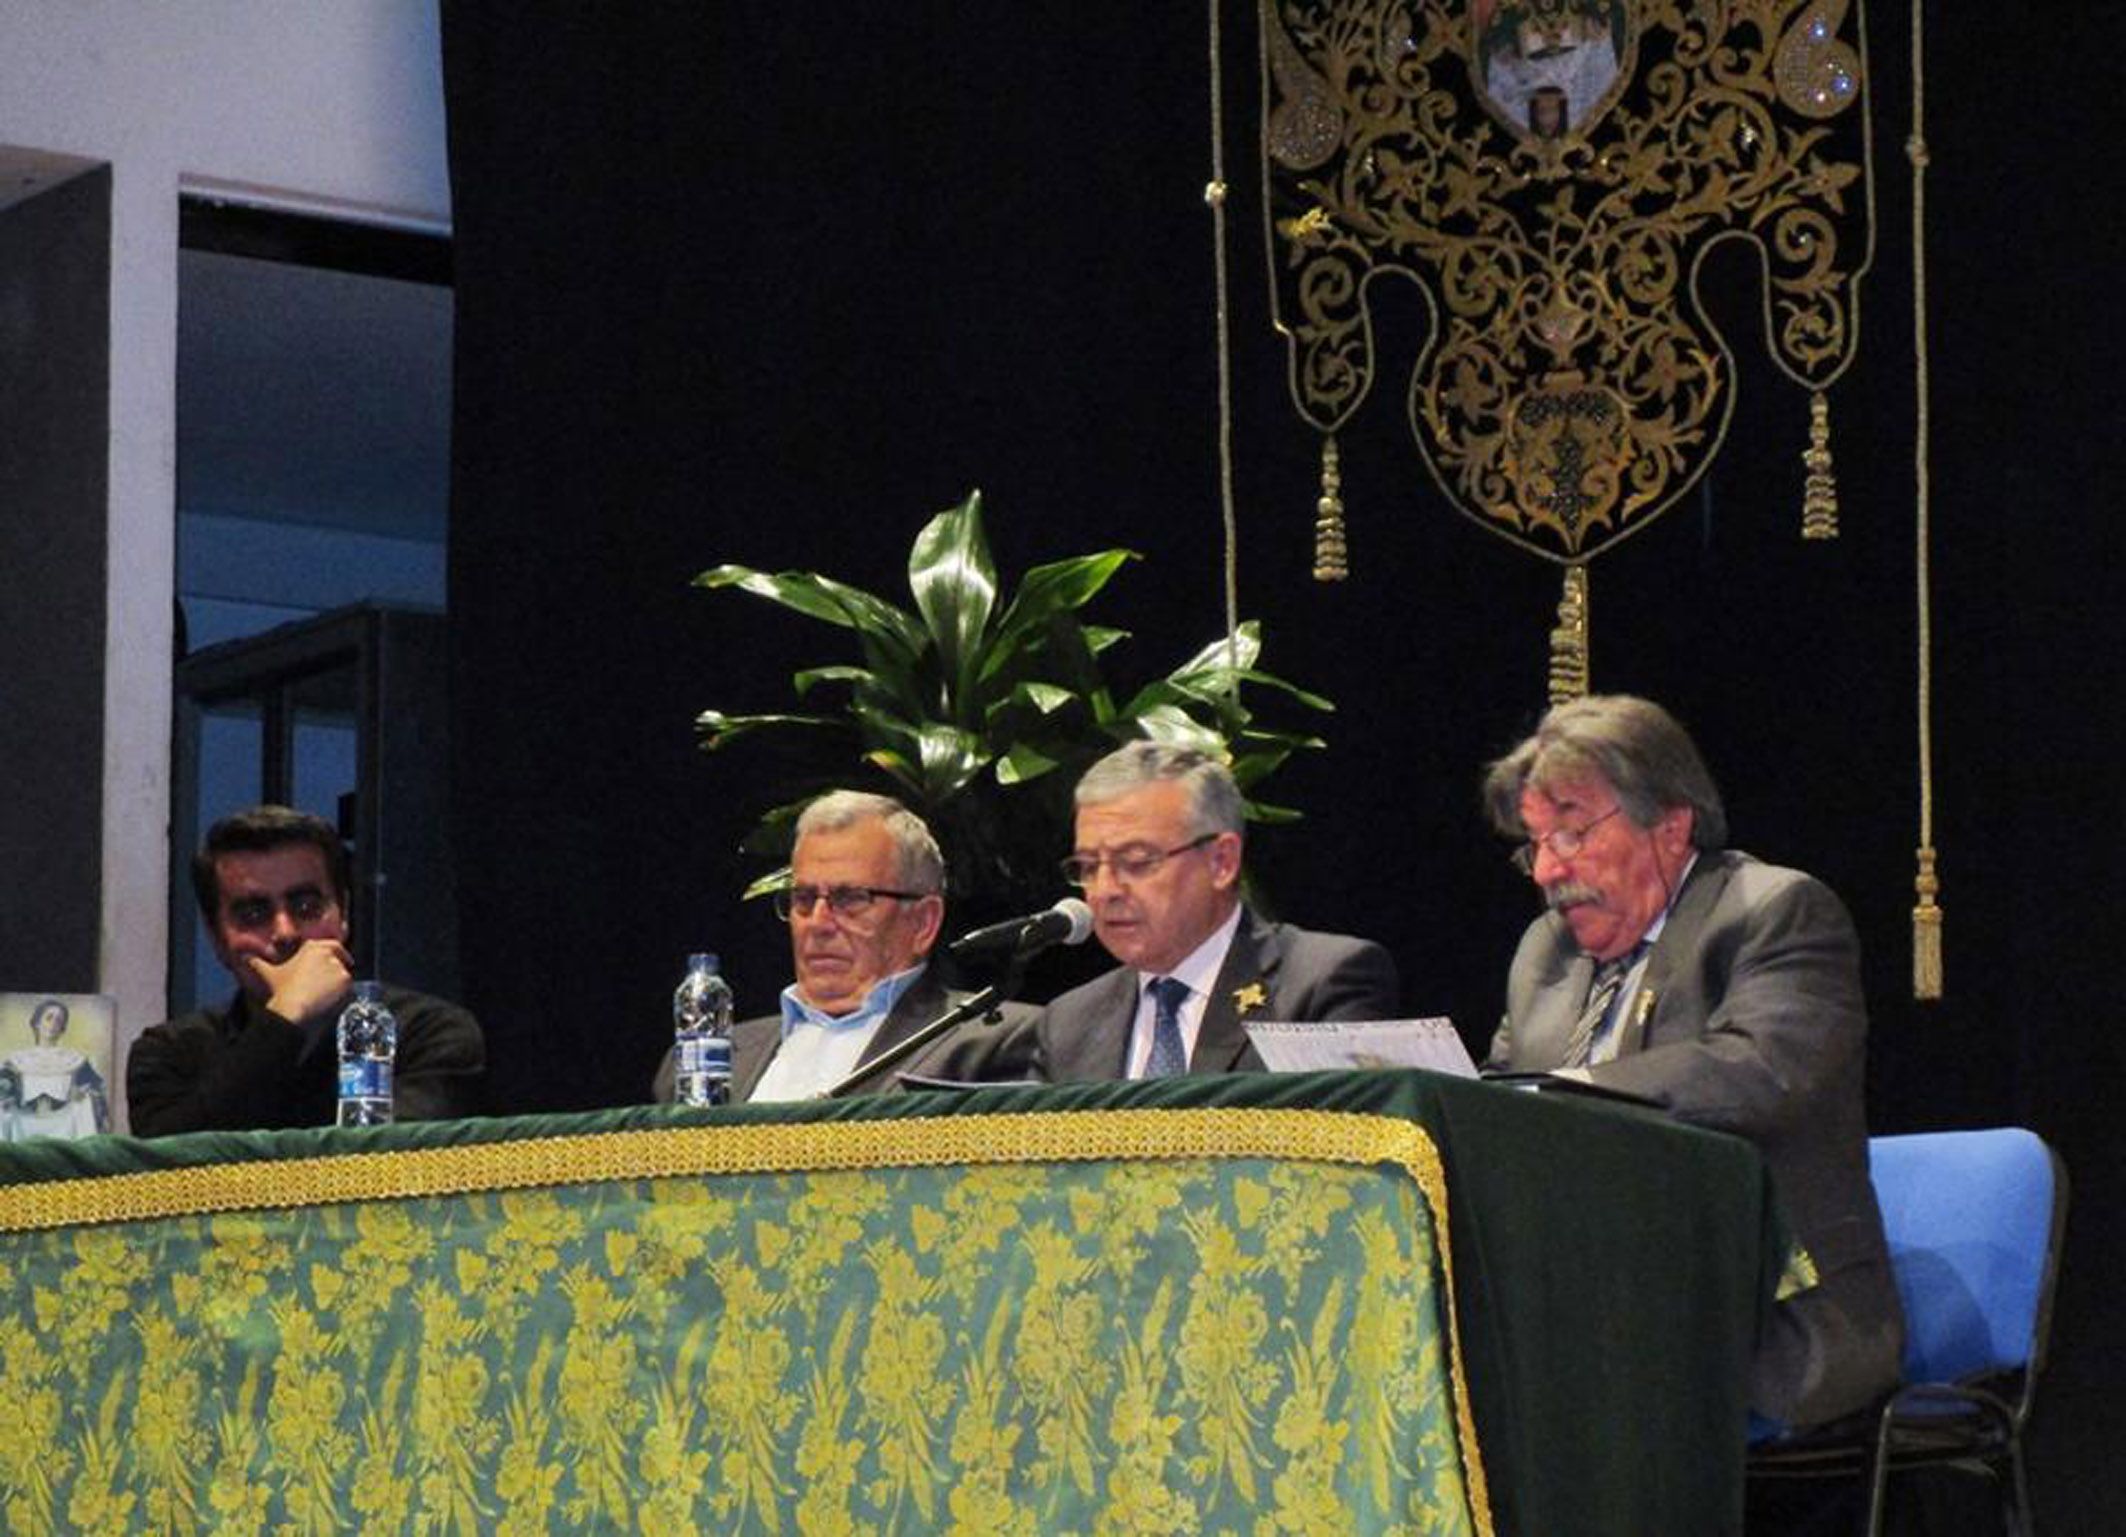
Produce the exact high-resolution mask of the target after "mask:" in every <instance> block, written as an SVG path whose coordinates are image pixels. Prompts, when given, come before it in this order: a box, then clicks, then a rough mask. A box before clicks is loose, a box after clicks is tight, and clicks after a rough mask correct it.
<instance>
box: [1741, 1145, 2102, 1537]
mask: <svg viewBox="0 0 2126 1537" xmlns="http://www.w3.org/2000/svg"><path fill="white" fill-rule="evenodd" d="M1868 1165H1869V1173H1870V1175H1871V1176H1872V1178H1873V1181H1874V1185H1875V1196H1876V1200H1877V1201H1878V1202H1879V1203H1880V1204H1881V1206H1882V1221H1883V1228H1884V1231H1885V1232H1886V1233H1887V1234H1888V1236H1889V1240H1890V1266H1891V1269H1892V1270H1893V1271H1894V1272H1895V1273H1896V1277H1897V1294H1898V1296H1899V1298H1900V1299H1901V1300H1902V1301H1903V1303H1904V1313H1905V1352H1904V1364H1903V1371H1902V1377H1903V1381H1902V1382H1901V1383H1900V1384H1899V1386H1898V1387H1897V1389H1896V1390H1895V1391H1894V1392H1893V1393H1891V1394H1890V1395H1889V1396H1888V1397H1887V1398H1885V1399H1884V1400H1883V1401H1882V1403H1881V1404H1880V1405H1878V1406H1877V1407H1876V1408H1874V1409H1872V1410H1869V1411H1867V1412H1865V1413H1863V1414H1861V1415H1858V1416H1855V1417H1854V1418H1852V1419H1849V1420H1845V1421H1841V1422H1840V1423H1839V1424H1837V1425H1835V1426H1825V1427H1819V1428H1816V1429H1812V1430H1805V1431H1801V1432H1799V1433H1797V1434H1794V1435H1791V1436H1787V1437H1782V1438H1780V1439H1777V1440H1773V1441H1770V1442H1767V1443H1765V1444H1762V1445H1759V1446H1756V1447H1753V1448H1752V1449H1751V1452H1750V1456H1749V1472H1750V1476H1751V1477H1752V1478H1793V1477H1810V1478H1815V1477H1833V1478H1854V1477H1857V1478H1860V1479H1863V1480H1865V1481H1866V1484H1867V1487H1868V1518H1867V1527H1866V1530H1867V1532H1868V1537H1876V1534H1878V1533H1880V1532H1881V1530H1882V1517H1883V1502H1884V1497H1885V1494H1886V1492H1887V1489H1888V1486H1889V1480H1890V1476H1891V1475H1892V1474H1893V1473H1900V1472H1903V1471H1905V1470H1907V1469H1911V1468H1919V1467H1944V1468H1954V1469H1957V1470H1959V1471H1963V1472H1976V1473H1982V1474H1985V1475H1987V1476H1989V1477H1991V1478H1992V1479H1993V1480H1994V1481H1995V1484H1996V1487H1997V1488H1998V1490H1999V1496H2000V1502H2001V1515H2002V1520H2003V1523H2004V1528H2005V1530H2006V1531H2007V1532H2009V1533H2011V1534H2013V1537H2032V1530H2033V1529H2032V1526H2031V1516H2030V1489H2029V1484H2028V1481H2027V1479H2026V1478H2025V1476H2024V1472H2023V1426H2024V1425H2025V1423H2027V1422H2028V1420H2029V1418H2030V1405H2031V1399H2032V1398H2033V1396H2034V1395H2035V1393H2036V1391H2037V1379H2038V1376H2039V1374H2040V1373H2041V1372H2042V1371H2043V1369H2044V1364H2045V1347H2046V1339H2047V1336H2048V1334H2049V1333H2050V1331H2051V1324H2052V1289H2053V1282H2054V1279H2055V1278H2056V1276H2057V1274H2058V1270H2059V1254H2060V1239H2061V1234H2062V1232H2063V1230H2064V1227H2065V1223H2066V1216H2067V1170H2066V1167H2065V1165H2063V1164H2062V1163H2061V1162H2060V1159H2059V1157H2058V1155H2057V1154H2055V1153H2054V1152H2053V1151H2052V1149H2051V1148H2049V1147H2047V1146H2046V1145H2045V1142H2044V1141H2043V1139H2042V1138H2040V1137H2038V1136H2037V1135H2036V1134H2035V1133H2034V1132H2028V1131H2024V1130H2021V1129H2019V1128H2016V1127H2004V1128H1999V1129H1995V1130H1987V1131H1944V1132H1924V1133H1920V1134H1917V1135H1912V1136H1902V1137H1875V1138H1872V1139H1871V1140H1870V1141H1869V1143H1868Z"/></svg>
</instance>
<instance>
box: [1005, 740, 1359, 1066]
mask: <svg viewBox="0 0 2126 1537" xmlns="http://www.w3.org/2000/svg"><path fill="white" fill-rule="evenodd" d="M1075 801H1076V806H1077V828H1076V847H1075V849H1074V850H1073V851H1072V853H1071V855H1070V857H1069V858H1068V859H1066V860H1064V861H1063V877H1064V879H1065V880H1067V881H1069V882H1070V883H1071V884H1072V885H1074V886H1077V887H1080V888H1082V889H1083V890H1084V892H1085V900H1086V902H1087V903H1088V904H1089V905H1090V906H1091V908H1092V911H1093V932H1094V933H1095V934H1097V935H1098V936H1099V938H1100V943H1101V944H1102V945H1104V946H1105V947H1106V948H1107V952H1108V954H1110V955H1112V956H1113V957H1114V958H1115V959H1116V960H1117V961H1120V962H1121V963H1122V964H1121V966H1120V967H1119V969H1117V970H1115V971H1111V972H1108V973H1106V974H1105V975H1103V976H1099V977H1095V978H1094V979H1093V980H1092V981H1090V982H1088V983H1086V984H1084V985H1083V986H1082V987H1076V988H1073V989H1072V990H1071V991H1069V992H1067V993H1064V994H1063V995H1062V996H1060V997H1058V998H1057V999H1056V1000H1055V1001H1054V1002H1052V1003H1051V1004H1049V1006H1048V1007H1047V1009H1046V1010H1044V1011H1043V1012H1042V1015H1041V1018H1040V1021H1039V1024H1038V1026H1037V1027H1036V1036H1037V1047H1038V1067H1037V1071H1038V1072H1039V1073H1040V1075H1041V1076H1043V1077H1045V1078H1047V1079H1049V1080H1050V1081H1052V1082H1065V1081H1069V1080H1079V1079H1107V1078H1149V1077H1164V1076H1167V1075H1169V1074H1173V1073H1184V1072H1186V1073H1222V1072H1251V1071H1252V1072H1259V1071H1261V1069H1262V1059H1261V1058H1260V1057H1259V1056H1257V1055H1256V1053H1255V1049H1254V1047H1253V1046H1251V1045H1250V1044H1249V1043H1248V1038H1247V1032H1246V1031H1245V1029H1244V1028H1243V1026H1242V1021H1243V1020H1245V1019H1247V1018H1249V1017H1251V1016H1252V1017H1253V1018H1256V1019H1262V1020H1329V1019H1392V1018H1394V1017H1396V1015H1397V1014H1398V1012H1399V1010H1400V992H1401V988H1400V985H1399V983H1398V981H1397V978H1396V973H1395V962H1394V961H1393V959H1391V958H1390V957H1389V955H1388V952H1387V951H1386V950H1384V949H1382V948H1381V947H1380V946H1379V945H1376V944H1373V943H1371V942H1370V941H1368V940H1362V939H1353V938H1351V937H1350V936H1348V935H1344V934H1318V933H1312V932H1310V931H1308V930H1306V929H1299V928H1294V927H1292V926H1291V925H1290V924H1284V923H1272V922H1270V921H1269V920H1267V919H1265V918H1263V917H1261V916H1259V915H1258V914H1256V913H1254V912H1252V911H1251V910H1250V909H1249V908H1248V907H1247V905H1246V904H1245V903H1244V902H1242V901H1241V899H1240V868H1241V852H1242V833H1241V826H1242V819H1243V806H1242V801H1241V797H1240V791H1239V789H1238V787H1237V786H1236V785H1235V784H1234V783H1233V776H1232V774H1231V773H1230V772H1229V771H1228V770H1227V769H1226V767H1225V765H1224V764H1223V763H1221V762H1219V761H1218V760H1217V759H1216V758H1214V757H1212V756H1211V755H1210V754H1208V753H1205V752H1200V751H1197V750H1196V749H1193V748H1186V747H1176V746H1171V745H1167V744H1163V743H1158V742H1132V743H1130V744H1129V745H1127V746H1125V747H1123V748H1121V749H1120V750H1118V751H1116V752H1113V753H1110V754H1108V755H1107V756H1106V757H1105V758H1102V759H1101V760H1100V761H1099V762H1098V763H1096V764H1094V765H1093V766H1092V767H1091V768H1090V769H1088V770H1087V771H1086V773H1085V777H1084V778H1082V779H1081V780H1079V781H1078V786H1077V790H1076V792H1075Z"/></svg>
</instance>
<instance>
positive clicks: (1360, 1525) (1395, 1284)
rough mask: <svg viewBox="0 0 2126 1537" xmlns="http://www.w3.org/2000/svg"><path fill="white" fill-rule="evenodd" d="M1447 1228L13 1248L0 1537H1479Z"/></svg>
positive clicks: (1364, 1167)
mask: <svg viewBox="0 0 2126 1537" xmlns="http://www.w3.org/2000/svg"><path fill="white" fill-rule="evenodd" d="M1079 1119H1086V1118H1079ZM963 1124H965V1123H963ZM834 1130H835V1128H831V1127H819V1128H803V1129H799V1128H786V1129H785V1132H786V1134H788V1135H793V1136H800V1137H801V1136H807V1135H809V1136H813V1137H826V1136H830V1135H831V1134H832V1133H833V1131H834ZM692 1135H694V1136H697V1137H713V1136H715V1135H717V1133H716V1132H715V1131H714V1130H706V1129H705V1130H701V1131H697V1132H694V1133H692ZM491 1151H492V1152H493V1153H494V1155H495V1156H496V1157H498V1158H506V1157H507V1156H509V1150H508V1149H507V1148H506V1147H498V1148H495V1149H492V1150H491ZM828 1162H831V1160H828ZM1443 1231H1444V1221H1443V1214H1442V1213H1440V1212H1438V1211H1436V1210H1435V1209H1434V1206H1433V1204H1432V1201H1431V1200H1428V1192H1427V1191H1426V1190H1425V1189H1424V1188H1422V1186H1421V1183H1420V1181H1419V1180H1418V1179H1416V1178H1413V1177H1412V1175H1411V1173H1410V1171H1408V1170H1407V1169H1403V1168H1399V1167H1396V1166H1394V1165H1380V1164H1373V1165H1368V1164H1366V1163H1362V1162H1350V1163H1339V1162H1335V1161H1314V1160H1302V1159H1290V1158H1282V1157H1267V1156H1234V1157H1189V1158H1181V1159H1171V1160H1169V1159H1152V1158H1138V1157H1109V1158H1090V1159H1078V1160H1062V1161H1047V1162H1038V1163H1028V1162H1020V1161H1015V1160H1014V1159H1012V1158H1011V1157H1009V1156H1002V1155H1000V1156H999V1157H998V1158H997V1159H996V1160H995V1161H990V1162H961V1163H943V1164H935V1165H919V1166H912V1167H890V1168H837V1167H797V1168H784V1169H763V1170H761V1171H758V1172H750V1173H748V1172H727V1173H715V1174H708V1175H665V1176H660V1177H638V1178H610V1177H601V1178H597V1179H586V1180H584V1181H583V1182H581V1183H572V1184H571V1183H562V1184H554V1185H549V1186H543V1187H535V1188H518V1189H511V1188H500V1189H487V1190H473V1191H469V1192H465V1193H435V1194H426V1195H419V1196H412V1197H397V1198H386V1199H375V1200H364V1201H342V1202H337V1203H332V1204H319V1205H296V1206H290V1207H286V1208H285V1209H251V1210H221V1211H199V1212H193V1213H176V1214H171V1215H163V1216H157V1217H152V1218H147V1219H141V1220H134V1221H129V1222H125V1223H121V1224H115V1225H107V1226H54V1227H48V1228H42V1229H31V1230H23V1231H12V1232H6V1233H4V1234H0V1293H4V1295H5V1296H6V1298H7V1299H8V1300H7V1310H8V1314H9V1316H8V1318H7V1319H6V1321H5V1327H4V1329H0V1402H4V1403H6V1404H7V1405H9V1406H10V1410H11V1417H12V1420H13V1423H12V1424H11V1425H10V1427H9V1430H10V1433H9V1434H8V1435H7V1436H5V1437H0V1526H4V1528H5V1529H6V1530H7V1531H9V1532H14V1533H22V1534H41V1533H61V1532H67V1533H73V1532H81V1533H105V1532H110V1533H117V1532H158V1533H209V1532H212V1533H275V1534H282V1533H288V1534H295V1533H327V1532H330V1533H337V1532H343V1531H350V1530H363V1531H379V1532H383V1531H391V1532H397V1531H407V1532H434V1533H466V1534H472V1533H482V1534H485V1533H505V1534H506V1533H518V1532H547V1531H573V1530H582V1531H597V1532H643V1533H682V1532H693V1531H703V1530H713V1531H747V1532H773V1533H783V1532H787V1533H801V1534H826V1533H857V1532H882V1531H920V1532H944V1533H967V1534H977V1533H979V1534H984V1537H988V1534H1004V1533H1028V1534H1032V1533H1049V1532H1085V1533H1100V1534H1109V1533H1112V1534H1124V1533H1183V1532H1187V1533H1194V1532H1231V1533H1249V1534H1261V1537H1270V1534H1284V1533H1315V1532H1318V1533H1336V1534H1344V1533H1352V1532H1397V1533H1412V1534H1418V1533H1424V1534H1440V1537H1454V1534H1461V1533H1483V1532H1487V1531H1488V1530H1489V1517H1488V1513H1487V1511H1486V1509H1485V1502H1484V1495H1483V1482H1482V1471H1481V1467H1480V1465H1479V1464H1478V1462H1477V1460H1476V1453H1475V1448H1474V1446H1473V1444H1472V1438H1471V1436H1470V1434H1469V1429H1468V1418H1467V1413H1466V1404H1465V1403H1464V1402H1462V1395H1461V1394H1460V1392H1459V1391H1458V1387H1457V1382H1456V1376H1455V1362H1454V1359H1453V1344H1452V1341H1453V1334H1452V1320H1451V1310H1450V1304H1449V1300H1448V1295H1447V1287H1446V1279H1445V1274H1444V1269H1443V1264H1442V1257H1441V1256H1440V1254H1439V1253H1438V1252H1437V1249H1436V1244H1435V1234H1436V1233H1439V1232H1443Z"/></svg>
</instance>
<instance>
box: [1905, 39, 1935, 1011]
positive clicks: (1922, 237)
mask: <svg viewBox="0 0 2126 1537" xmlns="http://www.w3.org/2000/svg"><path fill="white" fill-rule="evenodd" d="M1925 8H1926V7H1925V3H1924V0H1912V137H1911V138H1909V139H1907V140H1906V141H1905V154H1906V156H1907V157H1908V158H1909V159H1910V160H1911V162H1912V336H1913V349H1912V355H1913V359H1914V370H1915V374H1916V378H1915V381H1914V393H1915V396H1916V402H1917V416H1916V420H1917V429H1918V430H1917V433H1916V441H1917V447H1916V451H1915V454H1914V471H1913V473H1914V485H1915V489H1916V492H1917V503H1918V505H1917V509H1916V517H1915V520H1914V521H1915V525H1916V527H1917V529H1918V535H1917V540H1918V551H1917V554H1916V558H1915V560H1914V568H1915V569H1916V571H1917V572H1918V580H1919V848H1918V850H1917V854H1918V858H1919V869H1918V873H1917V874H1916V875H1915V876H1914V877H1913V881H1912V886H1913V890H1914V892H1915V893H1916V894H1917V896H1918V898H1919V900H1918V902H1917V904H1915V905H1914V907H1913V908H1912V996H1913V997H1914V998H1918V999H1923V1000H1924V999H1933V998H1939V997H1940V996H1941V993H1942V965H1941V938H1942V936H1941V908H1940V906H1939V905H1937V904H1936V902H1935V900H1934V898H1935V897H1936V895H1937V894H1939V892H1940V891H1941V881H1940V879H1939V878H1938V877H1937V876H1936V875H1935V873H1934V617H1933V609H1932V599H1931V597H1930V595H1929V594H1930V590H1931V588H1932V585H1933V583H1932V578H1931V572H1930V570H1929V557H1928V542H1929V538H1930V519H1929V515H1928V496H1929V482H1928V477H1927V427H1928V418H1927V140H1926V132H1925V130H1926V100H1927V98H1926V78H1927V77H1926V69H1925V68H1924V60H1925V57H1926V51H1925V47H1924V43H1925V36H1924V32H1923V28H1922V22H1921V14H1922V12H1923V11H1924V10H1925Z"/></svg>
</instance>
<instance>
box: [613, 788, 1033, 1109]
mask: <svg viewBox="0 0 2126 1537" xmlns="http://www.w3.org/2000/svg"><path fill="white" fill-rule="evenodd" d="M944 887H945V861H944V858H943V856H942V855H941V854H940V853H939V852H938V846H937V842H936V840H935V839H933V838H932V837H931V835H930V829H929V828H928V827H926V826H925V825H924V824H923V819H922V818H921V817H918V816H917V815H916V814H915V813H914V812H912V811H910V810H908V809H907V808H906V807H904V806H903V805H901V803H900V802H899V801H896V800H894V799H892V798H891V797H889V796H884V795H870V794H866V793H864V792H862V791H858V790H836V791H833V792H831V793H829V794H827V795H823V796H821V797H820V798H819V799H818V800H815V801H813V802H812V803H811V804H810V805H809V806H807V807H806V808H805V809H804V811H803V813H802V814H800V815H799V817H798V819H797V841H796V844H795V846H794V848H793V849H792V850H791V855H790V885H789V887H788V889H787V890H784V891H781V892H778V893H777V894H776V898H775V910H776V914H777V915H778V916H779V917H781V918H782V919H784V920H785V921H786V922H787V923H788V924H789V925H790V957H791V960H792V962H793V964H794V966H795V968H796V973H797V975H796V980H794V981H793V982H792V983H791V984H790V985H789V986H788V987H786V988H784V989H783V995H782V1011H781V1012H780V1013H779V1014H773V1015H766V1016H763V1017H761V1018H758V1019H747V1020H741V1021H739V1023H738V1024H736V1025H734V1026H733V1027H732V1031H731V1098H732V1099H733V1100H734V1101H738V1100H793V1099H810V1098H813V1097H814V1096H816V1095H818V1094H820V1093H821V1092H823V1091H824V1090H826V1089H828V1088H829V1087H831V1086H833V1085H834V1084H836V1083H839V1082H840V1081H841V1080H842V1079H843V1078H845V1077H846V1076H847V1075H848V1074H849V1073H851V1072H853V1071H855V1070H856V1069H858V1068H860V1067H862V1066H863V1064H864V1063H866V1062H871V1061H874V1060H876V1059H877V1058H878V1057H879V1056H880V1054H881V1053H883V1052H885V1051H887V1050H888V1049H889V1048H891V1047H894V1046H897V1045H899V1044H900V1043H901V1042H902V1041H905V1040H906V1039H907V1038H908V1037H909V1036H911V1035H913V1034H915V1032H916V1031H917V1030H919V1029H921V1028H922V1027H923V1026H924V1025H926V1024H928V1023H930V1022H931V1021H932V1020H934V1019H936V1018H938V1017H939V1016H940V1015H942V1014H944V1013H945V1012H946V1011H947V1010H948V1009H950V1008H951V1007H952V1006H953V1005H954V1004H956V1003H958V1002H960V1000H961V999H962V998H963V997H965V994H962V993H957V992H953V991H950V990H948V989H947V988H946V986H945V985H944V983H943V982H942V981H941V980H939V978H938V977H937V975H936V974H935V973H934V972H933V971H932V970H931V969H930V967H929V964H928V962H929V956H930V950H931V947H932V946H933V945H935V944H936V943H937V937H938V930H939V928H940V926H941V925H942V924H943V922H944V918H945V899H944V896H943V892H944ZM1000 1013H1001V1015H1002V1018H1001V1020H1000V1021H999V1022H998V1023H996V1024H993V1025H992V1024H988V1023H986V1022H984V1021H982V1020H973V1021H970V1022H968V1023H965V1024H961V1025H957V1026H955V1027H954V1028H953V1029H951V1030H949V1031H947V1032H946V1033H945V1034H944V1035H943V1036H941V1037H940V1038H939V1039H937V1040H935V1041H932V1042H930V1043H929V1044H928V1045H926V1046H924V1047H923V1048H921V1049H920V1050H918V1051H916V1052H915V1053H914V1054H913V1055H912V1056H909V1057H906V1058H903V1059H901V1060H900V1061H898V1062H895V1063H892V1064H891V1065H890V1066H889V1067H888V1068H886V1069H883V1070H881V1072H880V1073H879V1074H878V1080H877V1081H876V1082H872V1081H869V1080H865V1081H861V1082H859V1083H858V1084H857V1085H856V1086H855V1090H854V1091H855V1092H861V1093H887V1092H892V1091H895V1090H898V1089H901V1088H902V1087H904V1085H903V1084H902V1083H901V1082H900V1076H899V1075H900V1074H902V1073H908V1074H912V1075H917V1076H920V1077H924V1078H931V1079H945V1080H951V1081H956V1082H965V1081H975V1080H984V1079H1008V1078H1023V1077H1025V1076H1026V1067H1027V1056H1028V1054H1029V1052H1030V1049H1031V1042H1030V1038H1029V1036H1028V1033H1027V1032H1028V1028H1029V1027H1030V1025H1031V1022H1032V1018H1033V1010H1032V1009H1030V1008H1028V1007H1027V1006H1026V1005H1024V1004H1017V1003H1007V1004H1004V1005H1001V1006H1000ZM653 1092H654V1093H655V1094H656V1096H657V1098H658V1099H659V1100H660V1101H669V1100H670V1099H671V1098H672V1058H671V1054H670V1053H669V1052H667V1053H666V1054H665V1059H664V1063H663V1065H662V1066H661V1067H659V1068H658V1070H657V1077H656V1081H655V1084H654V1086H653Z"/></svg>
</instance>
